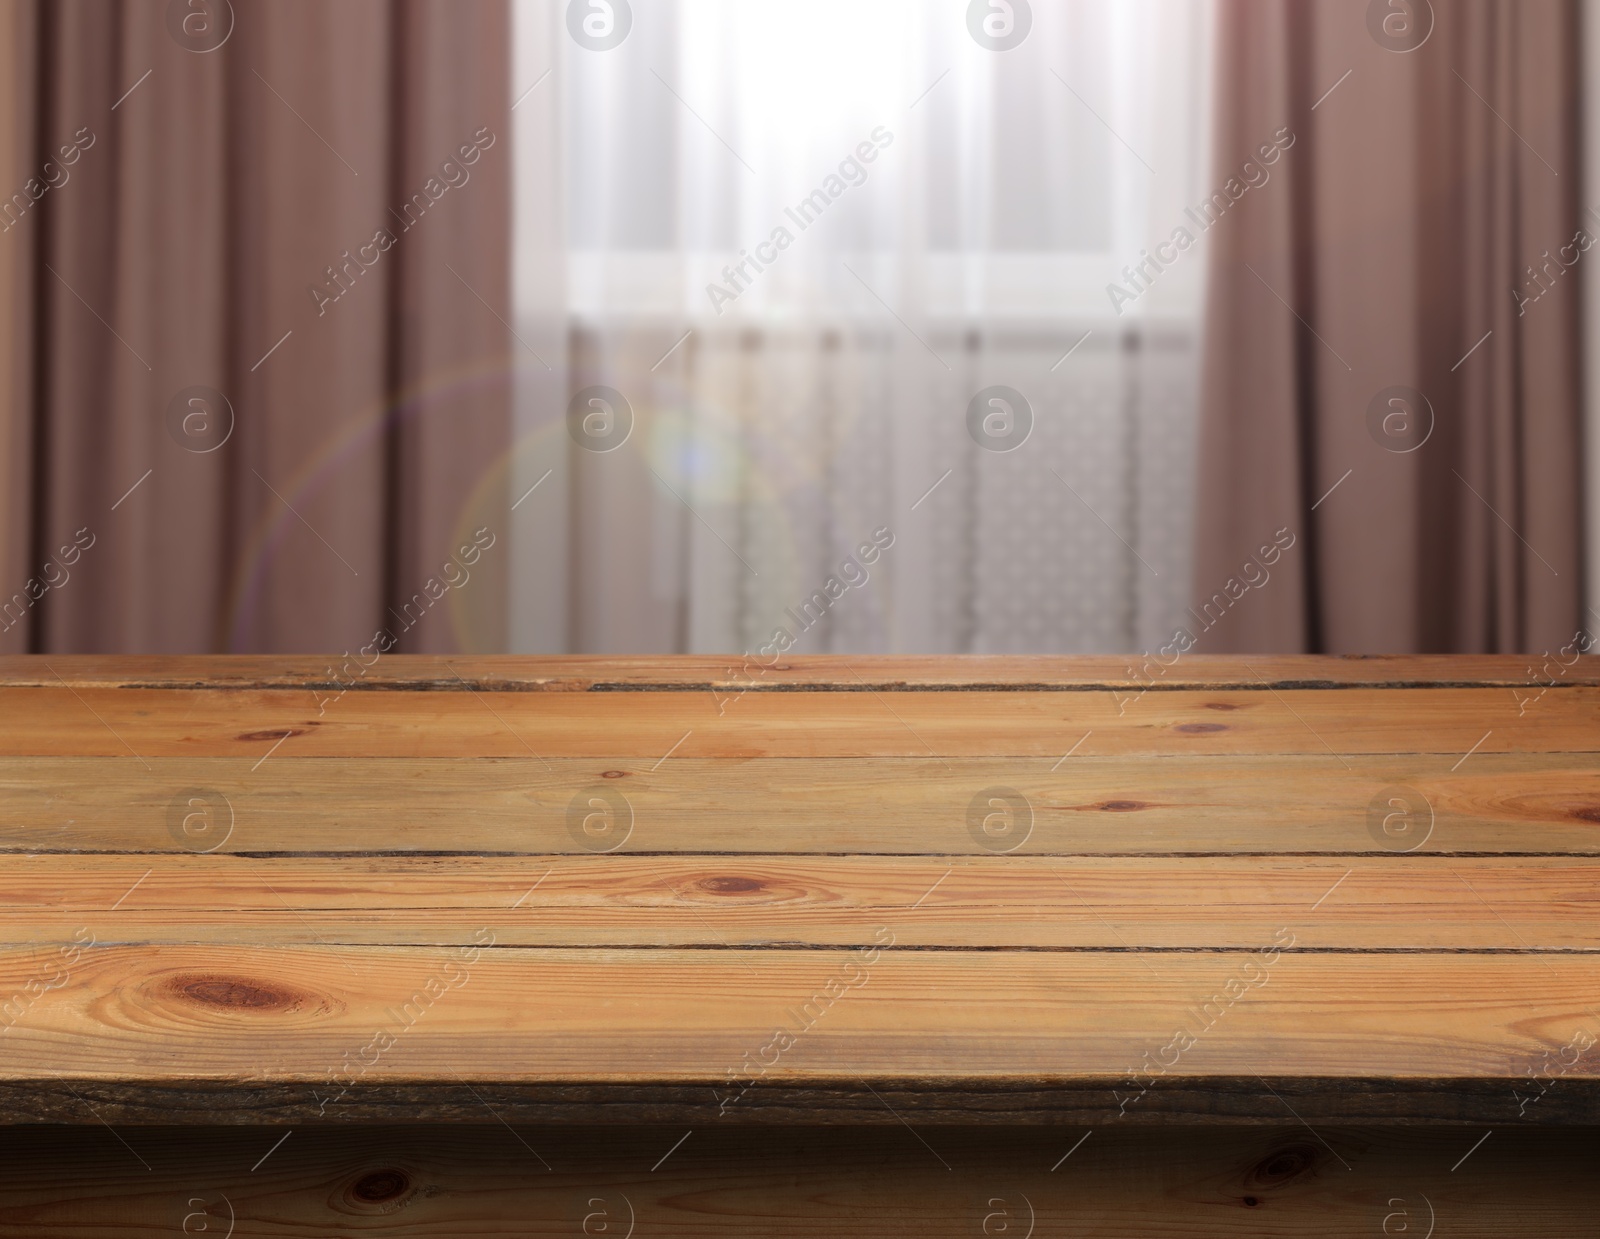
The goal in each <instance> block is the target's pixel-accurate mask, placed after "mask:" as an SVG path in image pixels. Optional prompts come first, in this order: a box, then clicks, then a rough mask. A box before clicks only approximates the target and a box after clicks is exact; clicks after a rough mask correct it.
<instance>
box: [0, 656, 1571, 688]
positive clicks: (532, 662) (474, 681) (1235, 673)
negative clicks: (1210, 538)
mask: <svg viewBox="0 0 1600 1239" xmlns="http://www.w3.org/2000/svg"><path fill="white" fill-rule="evenodd" d="M366 658H367V661H369V662H371V665H370V666H366V667H361V666H360V665H359V660H357V659H355V658H352V656H351V655H349V654H345V655H343V656H335V655H326V654H324V655H304V654H303V655H295V654H289V655H273V656H265V655H257V654H207V655H165V654H161V655H140V656H136V657H131V656H127V655H104V654H52V655H50V656H49V657H48V658H39V657H36V656H16V655H13V656H0V684H4V685H12V686H16V687H27V686H34V687H47V688H48V687H57V686H59V685H61V684H63V683H67V684H71V685H73V686H74V687H77V688H86V687H99V688H211V689H219V690H226V689H238V688H303V687H308V686H315V687H318V688H323V689H326V688H328V687H330V686H331V687H333V688H334V689H335V691H337V689H338V688H339V687H344V686H350V687H353V688H356V689H361V688H386V689H387V688H416V689H423V690H428V689H436V690H443V691H446V692H454V691H458V690H460V689H461V688H462V686H463V683H465V684H466V685H470V686H471V687H473V688H476V689H482V690H484V691H490V692H495V691H500V692H546V691H548V692H591V691H595V690H597V689H598V690H601V691H608V690H616V689H627V688H646V689H658V688H664V689H683V690H689V689H707V688H709V687H711V686H717V687H723V688H729V689H732V690H734V691H738V690H739V689H741V688H751V689H754V690H757V691H760V690H763V689H767V688H776V689H779V690H780V691H781V690H782V689H785V688H794V687H796V686H799V687H808V686H809V687H824V688H837V689H842V690H845V691H851V692H856V691H865V690H867V689H871V688H877V689H884V690H887V691H896V690H905V689H916V688H930V687H931V688H973V687H984V686H996V687H1007V688H1033V687H1039V688H1065V689H1079V688H1094V687H1100V688H1109V689H1117V690H1119V691H1123V690H1127V689H1128V688H1129V687H1130V686H1132V687H1134V688H1135V690H1136V689H1137V687H1139V686H1142V685H1147V684H1148V685H1156V686H1161V687H1171V688H1186V687H1215V688H1226V687H1235V688H1245V689H1257V688H1260V687H1261V686H1262V684H1263V682H1265V683H1266V684H1270V685H1273V686H1274V687H1282V686H1285V685H1304V686H1318V685H1320V686H1324V687H1329V688H1338V687H1346V686H1362V687H1370V686H1390V687H1396V688H1404V687H1414V686H1422V685H1448V684H1455V685H1462V686H1474V685H1497V686H1504V687H1518V688H1527V686H1529V685H1532V686H1533V687H1532V688H1531V689H1529V690H1528V691H1531V692H1537V691H1538V688H1539V686H1541V685H1543V684H1549V683H1554V684H1555V685H1556V686H1558V687H1560V686H1564V685H1573V684H1588V685H1600V656H1578V655H1575V654H1573V653H1572V652H1568V651H1563V650H1554V651H1550V652H1548V653H1546V654H1544V655H1542V656H1538V657H1535V656H1523V655H1511V654H1448V655H1444V654H1364V655H1355V654H1351V655H1340V656H1337V657H1332V656H1324V657H1314V658H1308V657H1304V656H1301V655H1278V654H1260V655H1255V654H1252V655H1248V656H1246V655H1235V654H1185V655H1183V656H1182V657H1181V658H1179V659H1177V660H1176V661H1173V660H1172V659H1171V656H1170V655H1169V656H1168V657H1167V661H1169V662H1171V663H1172V665H1171V666H1167V667H1162V666H1161V664H1160V663H1159V662H1158V661H1156V660H1152V659H1146V658H1142V657H1140V656H1137V655H1093V654H1090V655H1084V654H1073V655H1065V656H1051V655H1026V656H1018V655H1008V654H938V655H873V656H863V657H856V656H846V655H837V654H796V655H785V656H784V658H783V659H782V661H781V662H779V663H778V664H777V665H775V666H772V667H766V668H763V667H762V665H761V661H760V660H757V659H752V660H751V661H750V662H749V663H748V664H746V663H745V662H744V660H743V659H741V658H740V657H738V656H733V655H702V654H683V655H674V656H672V657H660V656H657V655H635V656H628V655H614V654H605V655H595V654H567V655H560V656H552V657H542V656H531V655H493V656H480V655H461V656H448V657H446V656H442V655H433V654H385V655H383V656H382V657H381V658H378V659H377V660H376V661H372V660H371V657H370V654H369V655H367V656H366ZM1574 659H1576V661H1574ZM1563 664H1565V665H1563Z"/></svg>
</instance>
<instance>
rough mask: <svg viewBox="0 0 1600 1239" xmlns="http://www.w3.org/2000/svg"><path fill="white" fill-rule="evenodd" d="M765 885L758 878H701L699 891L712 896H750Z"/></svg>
mask: <svg viewBox="0 0 1600 1239" xmlns="http://www.w3.org/2000/svg"><path fill="white" fill-rule="evenodd" d="M765 887H766V883H764V882H762V881H760V880H759V879H758V878H740V877H734V876H731V875H730V876H726V877H712V878H701V879H700V889H701V890H703V891H710V892H711V893H712V894H713V895H750V894H754V893H755V892H756V891H759V890H763V889H765Z"/></svg>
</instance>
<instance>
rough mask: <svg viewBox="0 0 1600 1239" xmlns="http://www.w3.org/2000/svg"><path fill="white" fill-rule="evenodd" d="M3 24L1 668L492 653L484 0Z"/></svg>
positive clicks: (206, 2)
mask: <svg viewBox="0 0 1600 1239" xmlns="http://www.w3.org/2000/svg"><path fill="white" fill-rule="evenodd" d="M0 25H3V30H0V56H3V57H4V60H5V64H4V66H3V69H4V72H3V73H0V76H3V77H4V78H5V79H6V84H5V85H3V86H0V130H3V133H0V158H3V164H0V168H3V174H4V175H5V176H6V177H7V178H8V179H7V182H6V183H5V184H4V185H0V194H3V195H5V197H4V199H3V200H0V315H3V316H4V317H3V319H0V325H3V326H4V327H5V333H4V334H5V336H6V344H5V348H6V349H7V350H8V352H7V354H6V356H5V357H4V358H3V359H0V360H4V361H5V362H6V363H7V365H6V366H5V368H4V369H5V372H4V382H5V385H4V386H3V387H0V471H3V480H4V485H5V489H6V494H5V496H4V498H3V499H0V574H3V575H0V626H3V628H4V631H3V633H0V651H6V652H22V651H26V650H35V651H51V650H75V651H106V652H118V651H128V652H140V651H219V650H258V651H294V650H301V651H310V650H320V651H338V650H346V649H349V650H355V649H359V648H360V647H361V646H362V645H363V644H364V643H368V642H369V641H370V640H371V639H372V638H373V637H374V635H375V633H376V632H377V631H378V630H379V629H381V628H385V627H387V629H388V630H389V631H390V634H391V635H392V636H393V637H395V639H396V646H397V648H400V649H404V650H412V651H449V650H453V649H457V648H461V647H463V646H466V647H470V648H477V649H493V648H498V647H500V646H501V645H502V644H503V642H504V624H503V612H504V595H503V589H504V575H505V555H506V537H505V529H504V509H505V496H504V489H505V488H504V479H503V477H502V476H501V467H502V464H503V458H504V454H505V452H506V449H507V447H508V445H509V441H510V427H509V390H508V382H507V373H508V358H509V352H508V348H507V345H508V341H509V339H510V337H509V335H508V330H509V329H508V327H507V326H506V323H507V321H508V320H509V319H510V310H509V308H508V299H509V262H508V250H509V241H508V234H509V223H508V220H509V199H510V189H509V186H510V175H509V170H510V146H511V143H510V137H509V112H508V108H509V104H510V98H509V91H508V82H507V78H508V69H509V49H508V42H507V40H508V33H509V32H508V25H509V22H508V13H507V9H506V6H505V4H504V3H500V2H496V0H474V2H473V3H470V4H462V3H452V2H450V0H394V2H392V3H390V2H387V0H341V2H340V3H337V4H329V3H323V2H322V0H270V2H269V0H233V2H232V4H231V5H229V4H227V3H225V2H224V0H189V2H188V3H187V7H185V6H184V5H170V4H169V3H167V0H118V2H116V3H106V2H103V0H37V2H35V0H16V2H13V3H8V4H6V5H5V6H4V9H3V10H0ZM475 539H476V542H475ZM485 542H487V543H489V545H487V546H485V545H484V543H485ZM464 546H467V547H472V546H476V554H475V555H469V554H467V553H464V552H463V549H462V548H463V547H464ZM467 558H470V559H471V560H472V562H471V564H470V565H468V564H466V563H464V562H463V560H464V559H467ZM407 617H409V618H410V622H409V623H406V622H405V620H406V618H407Z"/></svg>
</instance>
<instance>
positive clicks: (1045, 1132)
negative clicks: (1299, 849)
mask: <svg viewBox="0 0 1600 1239" xmlns="http://www.w3.org/2000/svg"><path fill="white" fill-rule="evenodd" d="M288 1130H290V1129H287V1128H251V1129H234V1130H171V1129H168V1130H162V1129H144V1130H139V1131H130V1132H126V1133H123V1134H124V1135H125V1137H126V1138H127V1145H126V1146H125V1145H124V1144H122V1143H119V1142H118V1140H117V1139H116V1138H115V1137H114V1136H113V1134H112V1133H109V1132H107V1131H106V1130H105V1129H104V1128H100V1127H94V1128H89V1129H85V1130H82V1131H72V1130H65V1129H59V1128H54V1129H52V1128H45V1129H42V1130H37V1131H30V1132H26V1133H23V1132H20V1131H19V1132H11V1133H5V1134H4V1135H3V1136H0V1156H3V1157H4V1159H5V1163H6V1165H7V1167H8V1170H9V1171H10V1173H8V1174H7V1176H6V1179H5V1183H4V1185H3V1186H0V1236H7V1237H10V1236H16V1237H18V1239H21V1237H24V1236H25V1237H26V1239H155V1237H156V1236H162V1237H165V1236H171V1235H174V1234H184V1233H187V1234H205V1235H214V1236H216V1237H217V1239H222V1237H223V1236H224V1235H228V1234H229V1233H230V1232H229V1227H230V1223H231V1224H232V1231H231V1234H232V1236H233V1237H234V1239H288V1237H290V1236H296V1237H300V1236H324V1235H341V1236H344V1235H366V1234H373V1235H383V1236H387V1237H390V1239H457V1237H479V1236H484V1237H486V1236H502V1237H507V1239H509V1237H510V1236H519V1237H533V1236H538V1237H553V1236H581V1235H591V1236H611V1237H613V1239H627V1237H628V1236H630V1235H633V1234H636V1235H638V1236H641V1239H642V1237H643V1236H649V1235H668V1236H684V1237H685V1239H688V1237H691V1236H692V1237H695V1239H703V1237H713V1239H720V1237H724V1236H725V1237H727V1239H734V1237H735V1236H737V1237H740V1239H744V1237H747V1236H755V1235H759V1236H770V1237H772V1239H788V1237H791V1236H792V1237H793V1239H814V1237H816V1236H824V1237H827V1239H845V1237H853V1236H906V1237H907V1239H924V1237H926V1236H932V1237H935V1239H946V1237H948V1239H956V1237H961V1239H968V1237H970V1236H983V1235H1011V1236H1015V1237H1016V1239H1023V1236H1025V1235H1027V1234H1029V1233H1030V1230H1031V1233H1034V1234H1037V1235H1040V1236H1046V1235H1063V1234H1066V1235H1099V1236H1105V1237H1106V1239H1148V1237H1149V1236H1152V1235H1186V1236H1216V1237H1218V1239H1234V1237H1236V1236H1262V1237H1267V1236H1284V1235H1307V1236H1327V1237H1328V1239H1333V1237H1335V1236H1350V1235H1377V1236H1382V1235H1386V1234H1387V1235H1414V1236H1415V1237H1416V1239H1423V1237H1424V1236H1426V1235H1427V1234H1429V1232H1430V1222H1432V1223H1433V1226H1432V1230H1433V1233H1435V1234H1438V1235H1449V1236H1462V1237H1467V1239H1476V1237H1479V1236H1482V1237H1484V1239H1489V1237H1495V1239H1498V1237H1500V1236H1504V1235H1513V1234H1539V1235H1562V1236H1566V1235H1582V1234H1589V1233H1592V1229H1593V1218H1594V1207H1595V1204H1596V1202H1597V1191H1596V1188H1595V1185H1594V1177H1593V1169H1592V1166H1593V1161H1594V1158H1595V1156H1596V1154H1597V1153H1600V1138H1597V1134H1596V1133H1595V1132H1594V1131H1592V1130H1586V1129H1576V1130H1569V1131H1562V1132H1555V1131H1540V1130H1498V1131H1496V1132H1495V1133H1494V1136H1493V1137H1492V1138H1491V1139H1490V1140H1489V1141H1488V1142H1487V1143H1486V1144H1484V1145H1483V1147H1482V1148H1480V1149H1478V1150H1477V1151H1475V1152H1473V1153H1472V1154H1471V1157H1470V1158H1469V1159H1468V1160H1467V1161H1466V1163H1465V1165H1463V1166H1462V1168H1461V1170H1460V1171H1457V1172H1454V1173H1452V1171H1451V1169H1450V1168H1451V1166H1452V1165H1453V1164H1455V1163H1456V1162H1457V1161H1458V1160H1459V1159H1460V1158H1461V1156H1462V1154H1463V1153H1465V1152H1467V1150H1468V1149H1469V1148H1470V1146H1471V1145H1472V1143H1473V1141H1474V1140H1476V1139H1477V1137H1478V1135H1479V1134H1481V1133H1479V1132H1475V1131H1469V1130H1465V1129H1444V1130H1411V1131H1394V1130H1379V1129H1373V1128H1360V1127H1356V1128H1349V1127H1326V1128H1319V1129H1318V1130H1317V1132H1315V1133H1311V1132H1308V1131H1307V1130H1306V1129H1305V1128H1304V1127H1303V1126H1299V1125H1290V1124H1288V1123H1285V1124H1280V1125H1277V1126H1273V1127H1265V1128H1262V1129H1259V1130H1250V1131H1246V1130H1238V1129H1234V1130H1225V1129H1224V1130H1215V1129H1211V1130H1208V1129H1197V1128H1176V1129H1170V1130H1163V1131H1152V1130H1149V1129H1145V1130H1142V1131H1121V1132H1118V1131H1110V1130H1106V1129H1094V1130H1093V1134H1092V1135H1090V1136H1089V1137H1088V1138H1087V1139H1083V1142H1082V1143H1081V1145H1078V1146H1077V1147H1076V1148H1075V1149H1074V1145H1075V1144H1077V1142H1078V1141H1079V1140H1080V1139H1082V1138H1083V1137H1084V1135H1085V1129H1084V1128H1082V1127H1066V1128H1061V1129H1054V1130H1052V1129H1039V1128H1032V1129H1003V1128H1002V1129H985V1130H982V1131H973V1130H962V1129H952V1128H939V1127H926V1128H923V1127H919V1128H918V1129H917V1130H915V1131H908V1130H906V1129H905V1128H904V1127H899V1126H896V1127H894V1128H892V1129H882V1128H869V1129H860V1128H858V1129H848V1128H816V1129H809V1130H807V1129H801V1130H776V1129H773V1130H752V1129H749V1128H744V1129H735V1128H729V1129H722V1130H717V1129H707V1128H694V1129H691V1130H692V1134H691V1135H690V1136H689V1138H688V1139H686V1140H684V1141H683V1143H682V1144H681V1145H680V1146H679V1147H678V1148H677V1149H676V1150H673V1151H672V1152H671V1155H670V1157H668V1158H667V1159H666V1160H665V1162H664V1163H663V1164H661V1165H660V1167H659V1169H652V1167H653V1166H655V1165H656V1164H657V1163H658V1162H660V1161H661V1158H662V1155H663V1154H664V1153H667V1152H668V1150H670V1149H672V1146H673V1145H674V1143H675V1142H677V1141H678V1140H679V1139H680V1138H682V1137H683V1136H684V1134H685V1129H684V1128H683V1127H648V1128H641V1129H638V1130H628V1131H621V1130H618V1129H616V1128H598V1129H596V1128H578V1129H573V1128H563V1129H552V1128H548V1127H519V1128H518V1129H517V1130H515V1131H508V1130H507V1129H506V1128H504V1127H502V1126H500V1125H498V1124H495V1123H493V1121H492V1120H490V1123H489V1125H487V1126H475V1127H452V1128H438V1127H415V1126H409V1127H403V1128H390V1129H383V1130H375V1129H370V1128H345V1129H339V1130H327V1129H324V1130H320V1131H319V1130H316V1129H314V1128H295V1129H293V1133H294V1134H293V1135H292V1136H291V1137H289V1138H288V1139H286V1140H284V1141H283V1143H282V1144H281V1146H279V1147H278V1148H277V1149H275V1150H274V1149H273V1145H274V1144H275V1143H276V1142H277V1141H279V1140H280V1139H282V1138H283V1137H284V1134H285V1132H286V1131H288ZM1069 1150H1070V1151H1071V1152H1070V1156H1069V1157H1067V1158H1066V1159H1065V1160H1064V1161H1063V1160H1061V1158H1062V1155H1063V1154H1066V1153H1068V1152H1069ZM264 1154H265V1155H267V1156H265V1159H264V1160H263V1155H264ZM258 1162H260V1165H259V1169H256V1170H253V1171H252V1170H251V1167H252V1166H253V1165H255V1164H256V1163H258ZM1055 1165H1058V1166H1059V1168H1058V1169H1055V1170H1052V1169H1051V1167H1052V1166H1055ZM146 1167H149V1169H147V1168H146ZM547 1167H548V1168H547ZM947 1167H948V1169H947ZM1030 1220H1031V1221H1032V1222H1033V1223H1034V1225H1033V1226H1032V1227H1030V1225H1029V1223H1030ZM630 1223H631V1225H630ZM1402 1228H1403V1229H1402Z"/></svg>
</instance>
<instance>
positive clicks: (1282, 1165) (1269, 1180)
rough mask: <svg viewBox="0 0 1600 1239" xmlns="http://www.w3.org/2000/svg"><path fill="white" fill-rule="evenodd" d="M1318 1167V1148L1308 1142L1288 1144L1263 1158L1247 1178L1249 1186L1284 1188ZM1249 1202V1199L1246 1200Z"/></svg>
mask: <svg viewBox="0 0 1600 1239" xmlns="http://www.w3.org/2000/svg"><path fill="white" fill-rule="evenodd" d="M1316 1166H1317V1148H1316V1146H1315V1145H1313V1144H1311V1143H1309V1142H1306V1143H1298V1144H1286V1145H1284V1146H1283V1147H1282V1148H1280V1149H1275V1150H1273V1151H1272V1152H1271V1153H1268V1154H1267V1155H1266V1156H1265V1157H1263V1158H1262V1159H1261V1160H1260V1161H1259V1162H1257V1163H1256V1164H1255V1166H1254V1167H1253V1168H1252V1169H1251V1171H1250V1173H1249V1175H1248V1176H1247V1185H1248V1186H1258V1187H1282V1186H1283V1185H1284V1184H1286V1183H1291V1182H1293V1181H1294V1180H1295V1179H1298V1178H1301V1177H1303V1176H1305V1175H1307V1174H1309V1173H1311V1172H1312V1171H1313V1170H1315V1169H1316ZM1246 1199H1247V1200H1248V1197H1247V1198H1246Z"/></svg>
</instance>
